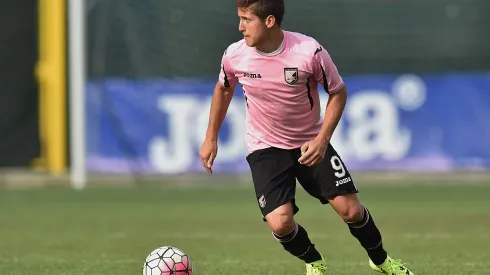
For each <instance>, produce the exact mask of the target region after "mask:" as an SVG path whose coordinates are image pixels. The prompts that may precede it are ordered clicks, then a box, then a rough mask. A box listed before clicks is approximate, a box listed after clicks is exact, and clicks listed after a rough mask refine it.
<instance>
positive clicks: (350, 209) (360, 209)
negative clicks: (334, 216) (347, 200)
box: [338, 203, 364, 223]
mask: <svg viewBox="0 0 490 275" xmlns="http://www.w3.org/2000/svg"><path fill="white" fill-rule="evenodd" d="M338 213H339V215H340V217H341V218H342V219H343V220H344V222H346V223H355V222H358V221H360V220H362V218H363V215H364V206H362V204H360V203H356V204H348V205H346V206H345V207H342V208H341V209H339V211H338Z"/></svg>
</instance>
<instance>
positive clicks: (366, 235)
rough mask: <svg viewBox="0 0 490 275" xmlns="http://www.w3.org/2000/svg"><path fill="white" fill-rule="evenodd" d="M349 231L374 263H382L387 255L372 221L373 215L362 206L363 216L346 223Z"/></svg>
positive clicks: (379, 234)
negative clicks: (357, 220) (359, 219)
mask: <svg viewBox="0 0 490 275" xmlns="http://www.w3.org/2000/svg"><path fill="white" fill-rule="evenodd" d="M347 225H348V226H349V230H350V233H352V235H353V236H354V237H356V238H357V239H358V240H359V242H360V243H361V245H362V247H364V249H366V252H367V254H368V256H369V258H370V259H371V261H373V263H374V264H376V265H380V264H382V263H383V262H384V261H385V260H386V257H387V253H386V251H385V250H384V248H383V242H382V240H381V233H380V232H379V230H378V227H376V224H375V223H374V220H373V217H372V216H371V215H370V213H369V211H368V210H367V209H366V208H364V214H363V218H362V220H361V221H359V222H355V223H347Z"/></svg>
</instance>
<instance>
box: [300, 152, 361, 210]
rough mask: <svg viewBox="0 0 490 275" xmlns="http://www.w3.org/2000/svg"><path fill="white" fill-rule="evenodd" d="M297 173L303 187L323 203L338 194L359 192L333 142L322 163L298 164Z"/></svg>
mask: <svg viewBox="0 0 490 275" xmlns="http://www.w3.org/2000/svg"><path fill="white" fill-rule="evenodd" d="M296 175H297V178H298V181H299V183H300V184H301V185H302V186H303V188H304V189H305V190H306V191H307V192H308V193H309V194H310V195H311V196H313V197H315V198H318V199H319V200H320V201H321V202H322V203H323V204H327V203H328V201H329V200H332V199H334V198H336V197H338V196H342V195H345V194H355V193H358V190H357V188H356V186H355V184H354V181H353V179H352V177H351V175H350V173H349V170H348V169H347V167H346V166H345V164H344V162H343V161H342V158H341V157H340V156H339V154H338V153H337V151H336V150H335V149H334V147H333V146H332V145H331V144H329V145H328V148H327V152H326V153H325V158H324V159H323V160H322V161H321V162H320V163H318V164H317V165H314V166H305V165H301V164H298V165H297V168H296Z"/></svg>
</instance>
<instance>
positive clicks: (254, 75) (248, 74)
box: [243, 73, 262, 78]
mask: <svg viewBox="0 0 490 275" xmlns="http://www.w3.org/2000/svg"><path fill="white" fill-rule="evenodd" d="M243 76H244V77H248V78H262V76H261V75H260V74H250V73H243Z"/></svg>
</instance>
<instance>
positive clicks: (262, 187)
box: [247, 144, 359, 217]
mask: <svg viewBox="0 0 490 275" xmlns="http://www.w3.org/2000/svg"><path fill="white" fill-rule="evenodd" d="M300 156H301V150H300V149H299V148H298V149H292V150H285V149H279V148H273V147H272V148H266V149H262V150H257V151H254V152H252V153H251V154H249V155H248V156H247V162H248V164H249V165H250V169H251V171H252V179H253V182H254V187H255V194H256V197H257V203H258V204H259V207H260V210H261V212H262V216H263V217H265V216H266V215H267V214H269V213H270V212H272V211H273V210H274V209H276V208H277V207H279V206H281V205H283V204H286V203H288V202H291V203H292V205H293V207H294V214H296V213H297V212H298V211H299V208H298V206H297V205H296V200H295V193H296V180H298V182H299V183H300V184H301V186H302V187H303V188H304V189H305V191H306V192H307V193H308V194H310V195H311V196H313V197H315V198H317V199H318V200H319V201H320V202H321V203H322V204H327V203H328V200H330V199H333V198H335V197H336V196H339V195H343V194H349V193H358V192H359V191H358V190H357V188H356V186H355V185H354V182H353V180H352V178H351V175H350V173H349V171H348V170H347V168H346V167H345V164H344V163H343V161H342V159H341V158H340V156H339V155H338V154H337V152H336V151H335V149H334V148H333V146H332V145H331V144H329V145H328V148H327V152H326V154H325V158H324V159H323V160H322V161H321V162H320V163H318V164H316V165H314V166H311V167H308V166H305V165H302V164H300V163H299V162H298V159H299V158H300Z"/></svg>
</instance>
